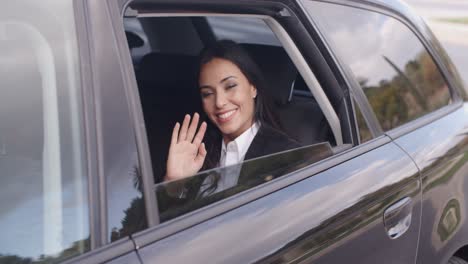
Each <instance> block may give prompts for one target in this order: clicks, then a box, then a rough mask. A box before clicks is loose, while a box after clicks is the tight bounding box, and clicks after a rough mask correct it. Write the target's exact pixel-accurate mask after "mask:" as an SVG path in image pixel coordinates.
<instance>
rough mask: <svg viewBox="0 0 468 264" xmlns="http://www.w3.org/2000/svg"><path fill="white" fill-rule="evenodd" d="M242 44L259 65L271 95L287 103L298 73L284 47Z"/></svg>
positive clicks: (280, 101) (277, 100)
mask: <svg viewBox="0 0 468 264" xmlns="http://www.w3.org/2000/svg"><path fill="white" fill-rule="evenodd" d="M241 46H242V47H243V48H244V49H245V50H246V51H247V52H248V53H249V55H250V57H252V59H253V60H254V61H255V62H256V63H257V65H258V66H259V68H260V70H261V72H262V73H263V77H264V79H265V81H266V85H267V87H266V89H267V90H268V92H269V93H270V95H271V97H272V98H273V99H274V100H275V102H277V103H279V104H281V105H285V104H287V103H288V102H289V100H290V96H291V93H292V89H293V86H294V80H295V79H296V77H297V76H298V73H297V69H296V67H295V66H294V64H293V62H292V61H291V59H290V58H289V56H288V54H287V53H286V51H285V50H284V48H283V47H277V46H269V45H258V44H241Z"/></svg>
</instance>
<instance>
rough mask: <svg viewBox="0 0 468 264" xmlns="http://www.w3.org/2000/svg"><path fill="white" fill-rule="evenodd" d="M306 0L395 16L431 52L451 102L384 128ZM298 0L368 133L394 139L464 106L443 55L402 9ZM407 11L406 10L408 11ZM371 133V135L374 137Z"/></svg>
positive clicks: (377, 5)
mask: <svg viewBox="0 0 468 264" xmlns="http://www.w3.org/2000/svg"><path fill="white" fill-rule="evenodd" d="M305 1H314V2H324V3H327V4H330V5H337V6H345V7H349V8H357V9H360V10H363V11H366V12H373V13H378V14H381V15H383V16H385V17H388V18H390V19H395V20H397V21H398V22H400V23H402V24H403V25H404V26H406V27H407V28H408V29H409V30H410V31H411V32H412V33H413V35H414V36H415V37H416V38H417V40H418V41H419V42H420V43H421V45H422V46H423V47H424V48H425V49H426V51H427V52H428V54H429V55H430V56H431V58H432V61H433V62H434V64H435V65H436V67H437V69H438V71H439V73H440V75H441V76H442V78H443V79H444V81H445V83H446V84H447V87H448V90H449V94H450V99H451V100H450V102H449V103H448V104H447V105H445V106H443V107H441V108H438V109H436V110H433V111H431V112H429V113H425V114H424V115H422V116H420V117H418V118H416V119H413V120H410V121H408V122H407V123H405V124H402V125H399V126H397V127H395V128H393V129H390V130H388V131H383V129H382V127H381V125H380V122H378V120H377V117H376V116H375V114H374V110H373V109H372V107H371V105H370V103H369V101H368V99H367V97H366V96H365V94H364V91H363V90H362V88H361V87H360V85H359V83H358V81H357V79H356V77H355V76H354V74H353V73H352V71H351V69H350V68H349V66H347V64H346V63H345V60H344V59H343V58H342V57H341V56H340V55H339V54H338V52H336V50H337V49H336V48H335V47H334V44H333V43H332V42H331V41H327V37H325V36H326V33H324V32H326V30H325V29H324V28H322V27H321V26H320V24H319V23H317V21H316V20H315V19H314V18H313V17H312V15H311V14H310V13H309V12H308V11H307V8H306V7H305V6H304V3H303V2H305ZM298 3H299V5H300V7H301V9H302V11H303V12H304V13H305V14H306V16H308V18H309V21H310V22H311V24H312V26H313V27H314V28H315V29H316V31H317V32H320V33H319V34H320V36H321V38H322V41H323V42H324V43H326V49H327V51H328V52H330V55H331V56H332V57H333V59H334V60H335V61H336V64H337V67H338V68H339V70H338V71H339V72H340V73H341V74H342V78H344V79H345V80H346V81H345V82H346V83H347V85H348V86H349V88H350V90H351V91H353V92H354V96H355V99H356V104H357V105H358V107H359V108H360V110H361V112H362V114H363V116H364V119H365V120H366V122H367V125H368V126H369V128H370V130H371V133H376V135H375V136H381V135H387V136H389V137H390V138H392V139H397V138H399V137H401V136H403V135H406V134H408V133H410V132H412V131H414V130H416V129H418V128H420V127H423V126H425V125H428V124H430V123H431V122H433V121H435V120H438V119H440V118H443V117H444V116H446V115H448V114H450V113H452V112H454V111H456V110H457V109H459V108H460V107H462V106H463V98H461V96H460V94H459V92H458V90H459V89H457V88H456V87H457V85H456V82H455V80H453V79H452V78H450V74H449V71H448V69H447V67H446V66H445V64H444V63H443V60H442V58H441V57H440V56H439V55H438V53H437V52H436V51H435V48H434V47H433V46H432V45H431V43H429V42H428V41H427V36H426V35H424V34H423V33H422V32H421V31H420V30H418V27H417V26H416V25H415V24H414V23H413V22H412V21H411V20H409V19H408V18H407V17H406V16H405V14H404V13H403V11H400V12H401V13H400V12H399V11H397V10H395V9H393V8H390V7H389V6H386V5H384V4H383V3H382V4H381V3H380V2H379V3H372V4H370V3H362V2H350V1H347V2H344V1H343V0H327V1H322V0H298ZM407 12H409V11H407ZM375 136H374V137H375Z"/></svg>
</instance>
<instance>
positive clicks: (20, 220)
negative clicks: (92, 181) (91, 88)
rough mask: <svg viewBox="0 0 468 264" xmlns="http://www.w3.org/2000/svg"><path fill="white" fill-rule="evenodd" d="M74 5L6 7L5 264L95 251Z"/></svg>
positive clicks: (1, 152)
mask: <svg viewBox="0 0 468 264" xmlns="http://www.w3.org/2000/svg"><path fill="white" fill-rule="evenodd" d="M77 50H78V49H77V40H76V32H75V24H74V12H73V1H62V0H60V1H44V2H41V3H39V2H37V1H30V0H18V1H11V2H5V3H4V5H3V7H2V8H1V9H0V87H2V88H1V89H0V174H1V177H0V232H1V234H2V237H1V238H0V263H52V262H54V263H55V262H58V261H60V260H63V259H67V258H70V257H71V256H75V255H77V254H80V253H83V252H85V251H88V250H89V249H90V244H89V236H90V232H89V220H88V217H89V214H88V192H87V184H88V182H87V175H86V164H85V159H84V145H85V144H84V140H83V131H82V129H81V127H80V124H81V119H82V116H81V113H82V106H81V100H80V98H81V94H80V73H79V61H78V58H79V56H78V54H77Z"/></svg>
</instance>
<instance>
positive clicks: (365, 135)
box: [353, 102, 372, 143]
mask: <svg viewBox="0 0 468 264" xmlns="http://www.w3.org/2000/svg"><path fill="white" fill-rule="evenodd" d="M353 103H354V112H355V113H356V122H357V126H358V129H359V140H360V142H361V143H364V142H366V141H369V140H371V139H372V133H371V131H370V129H369V127H368V126H367V122H366V120H365V119H364V116H363V115H362V112H361V109H359V106H358V105H357V104H356V103H355V102H353Z"/></svg>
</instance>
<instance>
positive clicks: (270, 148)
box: [201, 124, 300, 170]
mask: <svg viewBox="0 0 468 264" xmlns="http://www.w3.org/2000/svg"><path fill="white" fill-rule="evenodd" d="M218 133H219V132H218ZM209 144H211V147H210V148H209V150H208V156H207V157H206V160H205V163H204V165H203V167H202V169H201V170H209V169H213V168H216V167H217V166H218V163H219V159H220V155H221V137H217V138H214V139H211V142H209ZM298 147H300V145H299V143H298V142H297V141H295V140H293V139H291V138H290V137H288V136H287V135H286V134H285V133H283V132H281V131H279V130H278V129H275V128H273V127H271V126H270V125H267V124H262V125H261V126H260V128H259V130H258V132H257V134H256V135H255V137H254V139H253V140H252V143H250V146H249V148H248V150H247V153H246V154H245V157H244V160H249V159H254V158H258V157H261V156H266V155H270V154H273V153H277V152H281V151H285V150H288V149H293V148H298Z"/></svg>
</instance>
